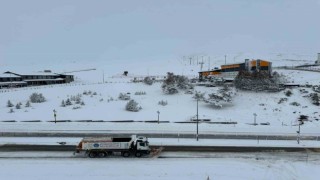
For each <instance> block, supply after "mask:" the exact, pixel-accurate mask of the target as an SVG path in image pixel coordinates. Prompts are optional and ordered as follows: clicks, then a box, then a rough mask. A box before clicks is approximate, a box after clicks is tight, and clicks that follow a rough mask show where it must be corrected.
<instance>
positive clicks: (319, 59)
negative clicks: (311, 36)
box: [315, 53, 320, 65]
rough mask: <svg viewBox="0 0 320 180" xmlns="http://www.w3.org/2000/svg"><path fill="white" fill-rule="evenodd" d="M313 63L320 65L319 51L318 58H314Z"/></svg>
mask: <svg viewBox="0 0 320 180" xmlns="http://www.w3.org/2000/svg"><path fill="white" fill-rule="evenodd" d="M315 64H317V65H320V53H318V59H317V60H316V63H315Z"/></svg>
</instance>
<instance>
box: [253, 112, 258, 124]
mask: <svg viewBox="0 0 320 180" xmlns="http://www.w3.org/2000/svg"><path fill="white" fill-rule="evenodd" d="M253 116H254V122H253V125H257V122H256V119H257V114H256V113H253Z"/></svg>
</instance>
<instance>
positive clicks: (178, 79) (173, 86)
mask: <svg viewBox="0 0 320 180" xmlns="http://www.w3.org/2000/svg"><path fill="white" fill-rule="evenodd" d="M161 88H162V91H163V92H164V93H166V94H176V93H178V92H179V89H183V90H188V89H193V85H192V84H191V83H190V82H189V79H188V78H187V77H186V76H180V75H174V74H173V73H170V72H168V73H167V78H166V79H165V80H164V81H163V83H162V85H161Z"/></svg>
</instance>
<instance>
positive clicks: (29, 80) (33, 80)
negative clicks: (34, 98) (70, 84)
mask: <svg viewBox="0 0 320 180" xmlns="http://www.w3.org/2000/svg"><path fill="white" fill-rule="evenodd" d="M63 80H64V79H63V78H56V79H25V80H23V81H25V82H37V81H63Z"/></svg>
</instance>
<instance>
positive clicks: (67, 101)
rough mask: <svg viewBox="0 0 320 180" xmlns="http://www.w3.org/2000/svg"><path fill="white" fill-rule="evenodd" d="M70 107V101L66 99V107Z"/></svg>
mask: <svg viewBox="0 0 320 180" xmlns="http://www.w3.org/2000/svg"><path fill="white" fill-rule="evenodd" d="M71 105H72V102H71V101H70V99H69V98H68V99H67V100H66V106H71Z"/></svg>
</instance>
